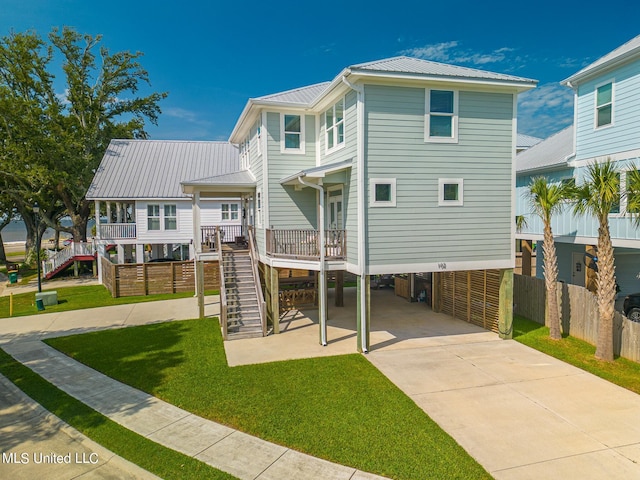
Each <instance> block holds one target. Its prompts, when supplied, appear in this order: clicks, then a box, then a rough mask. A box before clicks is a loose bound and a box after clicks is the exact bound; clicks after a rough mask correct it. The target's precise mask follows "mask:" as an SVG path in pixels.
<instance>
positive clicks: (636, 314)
mask: <svg viewBox="0 0 640 480" xmlns="http://www.w3.org/2000/svg"><path fill="white" fill-rule="evenodd" d="M627 318H628V319H629V320H631V321H632V322H639V323H640V308H637V307H634V308H632V309H631V310H629V311H628V312H627Z"/></svg>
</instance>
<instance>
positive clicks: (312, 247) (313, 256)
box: [266, 229, 347, 260]
mask: <svg viewBox="0 0 640 480" xmlns="http://www.w3.org/2000/svg"><path fill="white" fill-rule="evenodd" d="M266 233H267V238H266V241H267V255H270V256H272V257H281V258H294V259H304V260H318V259H320V235H319V232H318V230H275V229H274V230H267V231H266ZM324 248H325V258H326V259H328V260H339V259H344V258H345V257H346V254H347V232H346V231H345V230H333V229H332V230H325V246H324Z"/></svg>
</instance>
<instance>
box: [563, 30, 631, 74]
mask: <svg viewBox="0 0 640 480" xmlns="http://www.w3.org/2000/svg"><path fill="white" fill-rule="evenodd" d="M638 53H640V35H638V36H637V37H634V38H632V39H631V40H629V41H628V42H627V43H625V44H624V45H621V46H619V47H618V48H616V49H615V50H613V51H611V52H609V53H607V54H606V55H604V56H602V57H600V58H599V59H598V60H596V61H595V62H593V63H592V64H590V65H587V66H586V67H585V68H583V69H582V70H580V71H579V72H577V73H574V74H573V75H571V76H570V77H569V78H567V79H566V80H563V81H562V82H560V83H562V84H563V85H566V84H569V83H572V82H575V81H576V80H580V79H583V78H585V77H588V76H590V75H592V74H596V73H598V72H599V71H601V70H604V69H606V68H608V67H610V66H613V65H615V64H616V63H618V62H621V61H624V60H625V59H627V58H628V57H631V56H633V55H635V54H638Z"/></svg>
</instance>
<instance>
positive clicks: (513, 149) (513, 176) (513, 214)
mask: <svg viewBox="0 0 640 480" xmlns="http://www.w3.org/2000/svg"><path fill="white" fill-rule="evenodd" d="M511 125H512V127H511V128H512V130H511V138H512V140H513V145H512V147H511V185H512V187H511V219H512V222H511V245H513V244H514V243H515V238H516V237H515V235H516V222H515V219H516V202H517V199H516V195H517V191H516V188H515V185H516V178H517V176H518V174H517V172H516V155H517V151H518V95H516V94H513V117H512V119H511ZM574 125H575V124H574ZM511 260H512V261H513V264H514V265H515V263H516V249H515V248H512V249H511Z"/></svg>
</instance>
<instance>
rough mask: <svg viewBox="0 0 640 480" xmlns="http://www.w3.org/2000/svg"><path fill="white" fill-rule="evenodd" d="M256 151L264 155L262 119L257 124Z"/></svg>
mask: <svg viewBox="0 0 640 480" xmlns="http://www.w3.org/2000/svg"><path fill="white" fill-rule="evenodd" d="M256 152H257V154H258V155H262V123H260V120H258V123H257V124H256Z"/></svg>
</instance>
